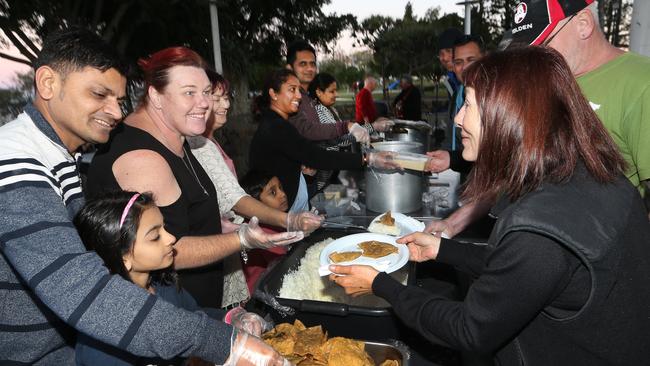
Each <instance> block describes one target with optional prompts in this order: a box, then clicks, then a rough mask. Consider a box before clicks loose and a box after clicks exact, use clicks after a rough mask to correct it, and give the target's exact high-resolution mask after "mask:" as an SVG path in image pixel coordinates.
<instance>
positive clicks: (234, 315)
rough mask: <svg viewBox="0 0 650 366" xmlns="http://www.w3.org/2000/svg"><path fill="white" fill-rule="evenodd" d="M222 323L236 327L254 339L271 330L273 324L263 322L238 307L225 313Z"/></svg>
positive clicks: (258, 317) (253, 314)
mask: <svg viewBox="0 0 650 366" xmlns="http://www.w3.org/2000/svg"><path fill="white" fill-rule="evenodd" d="M223 321H224V322H226V323H228V324H231V325H232V326H233V327H237V328H239V329H241V330H243V331H246V332H247V333H250V334H252V335H254V336H255V337H260V336H262V333H264V332H266V331H269V330H271V328H273V323H271V322H268V321H266V320H264V318H262V317H261V316H259V315H257V314H255V313H251V312H249V311H246V310H245V309H244V308H242V307H241V306H238V307H236V308H234V309H232V310H230V311H229V312H227V313H226V316H225V317H224V318H223Z"/></svg>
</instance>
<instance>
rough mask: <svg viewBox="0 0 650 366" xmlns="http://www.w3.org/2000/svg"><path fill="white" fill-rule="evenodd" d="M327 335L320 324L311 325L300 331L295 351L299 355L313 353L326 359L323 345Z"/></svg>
mask: <svg viewBox="0 0 650 366" xmlns="http://www.w3.org/2000/svg"><path fill="white" fill-rule="evenodd" d="M326 339H327V336H326V335H325V333H323V329H322V328H321V326H320V325H317V326H315V327H310V328H307V329H305V330H301V331H300V332H298V335H297V338H296V344H295V345H294V347H293V353H295V354H297V355H301V356H303V355H308V354H310V355H312V356H314V358H315V359H318V360H325V357H324V354H323V350H322V346H323V343H325V340H326Z"/></svg>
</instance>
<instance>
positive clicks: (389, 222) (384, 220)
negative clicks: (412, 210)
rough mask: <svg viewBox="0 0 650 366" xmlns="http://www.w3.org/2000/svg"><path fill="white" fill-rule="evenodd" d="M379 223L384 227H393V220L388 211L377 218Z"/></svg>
mask: <svg viewBox="0 0 650 366" xmlns="http://www.w3.org/2000/svg"><path fill="white" fill-rule="evenodd" d="M379 223H380V224H384V225H386V226H395V219H394V218H393V216H391V215H390V211H388V212H386V213H385V214H384V215H383V216H382V217H380V218H379Z"/></svg>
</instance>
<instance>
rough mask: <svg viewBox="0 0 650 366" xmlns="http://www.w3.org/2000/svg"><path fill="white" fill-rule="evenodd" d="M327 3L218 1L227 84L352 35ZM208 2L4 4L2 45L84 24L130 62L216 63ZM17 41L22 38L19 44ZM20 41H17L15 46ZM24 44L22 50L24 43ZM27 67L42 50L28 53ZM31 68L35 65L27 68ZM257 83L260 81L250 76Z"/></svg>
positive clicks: (0, 9)
mask: <svg viewBox="0 0 650 366" xmlns="http://www.w3.org/2000/svg"><path fill="white" fill-rule="evenodd" d="M328 2H329V0H301V1H295V0H276V1H268V0H218V1H216V4H217V8H218V12H219V26H220V33H221V46H222V59H223V63H224V68H225V73H226V74H227V76H228V77H231V78H232V77H235V78H240V77H244V78H246V77H247V76H248V75H249V72H248V71H249V70H264V69H266V66H278V67H279V66H281V65H282V64H283V50H284V47H285V45H286V43H287V42H290V41H292V40H294V39H297V38H304V39H306V40H307V41H309V42H312V43H313V44H315V45H318V46H321V47H327V44H328V43H329V42H331V41H332V40H334V39H336V37H337V36H338V35H339V33H340V32H341V31H342V30H343V29H346V28H350V27H355V26H356V19H355V18H354V16H352V15H349V14H345V15H336V14H333V15H325V14H324V13H323V12H322V10H321V8H322V6H323V5H324V4H326V3H328ZM209 3H210V0H166V1H160V0H100V1H85V0H47V1H45V0H2V1H0V15H2V19H1V20H0V29H2V30H3V31H4V33H5V35H6V37H7V38H4V39H3V42H5V44H6V43H8V42H11V43H12V44H14V45H17V46H18V45H19V44H20V43H22V41H24V40H25V39H27V40H30V37H31V39H32V40H34V41H35V42H33V44H36V43H38V40H39V39H40V38H41V37H42V36H44V35H46V34H47V33H49V32H50V31H51V30H53V29H57V28H61V27H64V26H66V25H73V24H79V25H84V26H86V27H90V28H91V29H96V30H97V31H98V33H100V34H101V35H102V36H103V37H104V38H106V39H107V40H108V41H110V42H112V43H113V44H114V45H116V46H117V47H118V50H119V51H120V52H121V53H122V54H124V56H125V57H126V58H127V59H130V60H133V61H135V60H137V59H138V58H140V57H143V56H146V55H148V54H150V53H152V52H154V51H156V50H159V49H162V48H165V47H169V46H176V45H185V46H188V47H191V48H192V49H194V50H196V51H197V52H199V53H200V54H201V55H202V56H203V57H205V58H206V59H208V60H212V58H213V57H212V55H213V52H212V39H211V30H210V11H209ZM16 35H17V36H16ZM12 37H14V39H12ZM18 38H20V40H21V42H18ZM22 48H23V49H21V50H20V51H21V54H23V56H25V58H26V59H27V61H31V60H33V59H34V57H35V56H34V55H35V54H36V53H37V51H38V47H36V46H35V45H34V46H33V47H32V46H31V45H30V46H28V47H22ZM27 63H29V62H27ZM251 80H254V81H258V80H259V76H257V75H251Z"/></svg>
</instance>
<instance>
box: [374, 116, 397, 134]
mask: <svg viewBox="0 0 650 366" xmlns="http://www.w3.org/2000/svg"><path fill="white" fill-rule="evenodd" d="M393 126H395V122H393V120H390V119H388V118H385V117H379V118H378V119H377V120H376V121H375V122H373V123H372V128H373V129H374V130H375V131H377V132H386V131H388V130H390V128H391V127H393Z"/></svg>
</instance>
